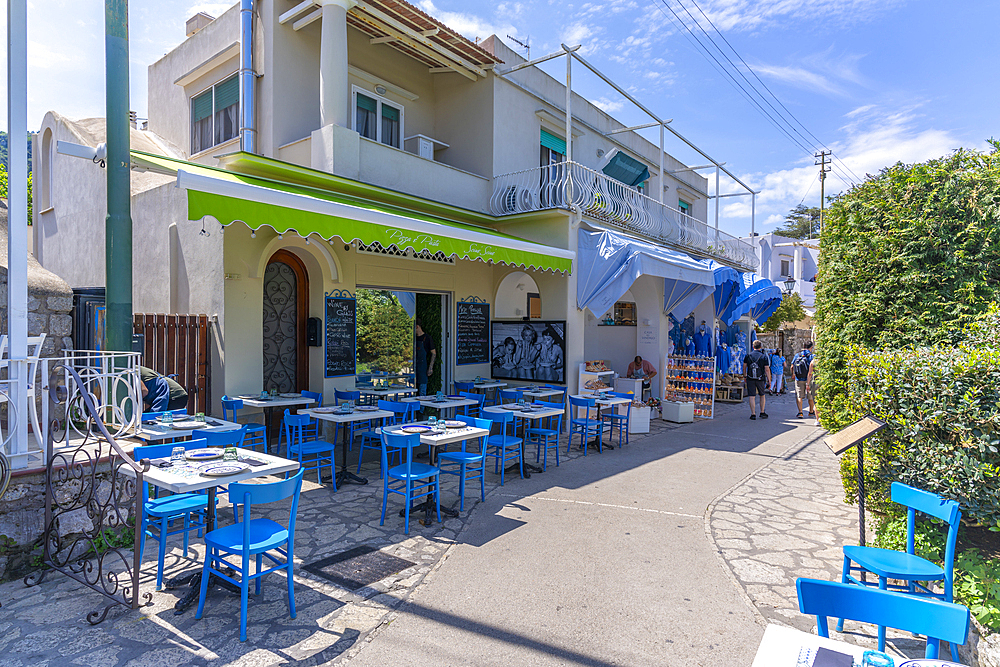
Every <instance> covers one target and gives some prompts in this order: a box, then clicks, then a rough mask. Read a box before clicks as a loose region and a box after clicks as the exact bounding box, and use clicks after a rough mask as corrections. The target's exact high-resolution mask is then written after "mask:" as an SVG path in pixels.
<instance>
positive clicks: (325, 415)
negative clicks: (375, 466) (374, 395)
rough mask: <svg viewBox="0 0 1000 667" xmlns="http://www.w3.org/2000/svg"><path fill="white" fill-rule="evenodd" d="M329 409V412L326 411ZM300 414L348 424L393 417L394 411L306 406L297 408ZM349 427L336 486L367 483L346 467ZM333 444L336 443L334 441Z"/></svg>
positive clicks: (366, 480)
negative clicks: (345, 409)
mask: <svg viewBox="0 0 1000 667" xmlns="http://www.w3.org/2000/svg"><path fill="white" fill-rule="evenodd" d="M328 411H329V412H328ZM298 413H299V414H300V415H309V416H310V417H313V418H314V419H319V420H322V421H327V422H333V423H334V424H348V423H350V422H363V421H368V420H370V419H386V418H390V417H395V413H393V412H389V411H388V410H359V409H357V408H354V409H353V410H351V411H350V412H341V411H340V408H318V409H317V408H306V409H303V410H299V411H298ZM350 430H351V429H349V428H344V429H343V431H344V437H343V443H342V444H341V450H340V454H341V456H340V470H339V471H338V472H337V486H340V485H342V484H348V483H350V484H367V483H368V478H367V477H359V476H358V475H355V474H354V473H352V472H351V471H350V470H348V469H347V447H348V442H347V433H348V431H350ZM334 444H335V445H336V444H337V443H334Z"/></svg>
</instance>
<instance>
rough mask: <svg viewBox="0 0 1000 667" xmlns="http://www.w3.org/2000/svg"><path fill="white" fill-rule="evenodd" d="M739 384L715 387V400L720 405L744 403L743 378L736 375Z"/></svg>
mask: <svg viewBox="0 0 1000 667" xmlns="http://www.w3.org/2000/svg"><path fill="white" fill-rule="evenodd" d="M733 377H735V378H736V379H737V380H738V381H739V383H738V384H720V385H716V387H715V400H717V401H719V402H720V403H742V402H743V386H744V385H743V376H742V375H735V376H733Z"/></svg>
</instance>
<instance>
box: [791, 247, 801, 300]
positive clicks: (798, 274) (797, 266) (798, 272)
mask: <svg viewBox="0 0 1000 667" xmlns="http://www.w3.org/2000/svg"><path fill="white" fill-rule="evenodd" d="M794 261H795V268H793V269H792V277H793V278H795V289H796V291H798V290H800V289H801V285H802V246H800V245H797V246H795V260H794Z"/></svg>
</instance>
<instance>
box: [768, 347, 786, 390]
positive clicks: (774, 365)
mask: <svg viewBox="0 0 1000 667" xmlns="http://www.w3.org/2000/svg"><path fill="white" fill-rule="evenodd" d="M784 379H785V358H784V357H782V356H781V355H779V354H778V351H777V350H772V351H771V384H770V387H771V394H772V395H774V396H777V395H778V394H780V393H782V389H783V388H784V387H783V383H784Z"/></svg>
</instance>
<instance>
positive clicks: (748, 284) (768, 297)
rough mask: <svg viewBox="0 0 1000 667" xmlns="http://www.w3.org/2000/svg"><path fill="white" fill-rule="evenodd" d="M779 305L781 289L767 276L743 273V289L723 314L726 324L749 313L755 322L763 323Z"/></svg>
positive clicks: (730, 323)
mask: <svg viewBox="0 0 1000 667" xmlns="http://www.w3.org/2000/svg"><path fill="white" fill-rule="evenodd" d="M780 305H781V290H780V289H779V288H778V287H777V286H776V285H775V284H774V283H772V282H771V281H770V280H768V279H767V278H761V277H759V276H757V275H755V274H753V273H744V274H743V291H742V293H741V294H740V296H739V298H737V299H736V301H735V302H734V303H733V304H732V305H731V306H730V307H729V309H728V310H727V311H726V312H725V313H724V314H723V316H722V321H723V322H725V323H726V326H730V325H732V323H733V322H735V321H736V320H738V319H739V318H741V317H743V316H744V315H749V316H750V318H751V319H753V320H754V321H756V322H757V324H763V323H764V322H766V321H767V318H769V317H771V315H773V314H774V311H776V310H777V309H778V306H780Z"/></svg>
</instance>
